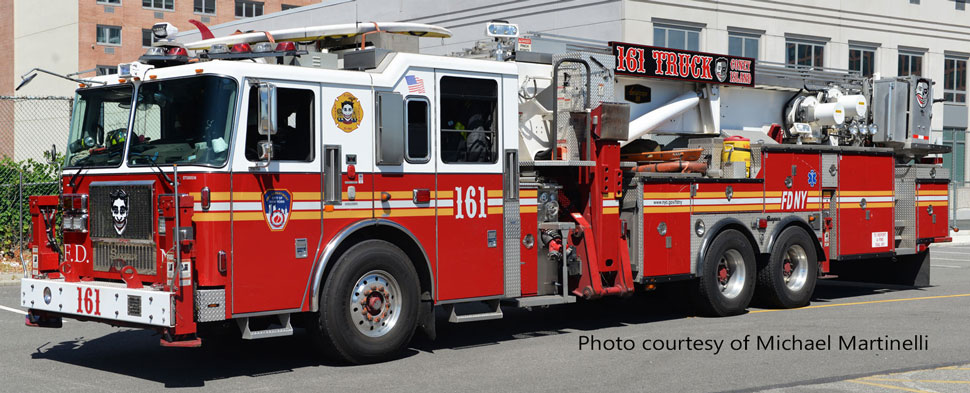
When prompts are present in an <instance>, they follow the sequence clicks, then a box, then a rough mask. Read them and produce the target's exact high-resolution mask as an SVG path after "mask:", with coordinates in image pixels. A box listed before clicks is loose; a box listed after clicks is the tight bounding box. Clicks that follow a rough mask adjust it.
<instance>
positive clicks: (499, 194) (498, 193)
mask: <svg viewBox="0 0 970 393" xmlns="http://www.w3.org/2000/svg"><path fill="white" fill-rule="evenodd" d="M488 197H489V198H501V197H502V190H488Z"/></svg>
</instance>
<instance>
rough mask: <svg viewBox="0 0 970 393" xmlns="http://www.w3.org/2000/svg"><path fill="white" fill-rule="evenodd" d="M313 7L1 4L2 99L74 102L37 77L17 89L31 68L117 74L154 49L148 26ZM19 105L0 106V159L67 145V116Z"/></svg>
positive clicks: (263, 0) (174, 2)
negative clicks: (59, 98) (40, 134)
mask: <svg viewBox="0 0 970 393" xmlns="http://www.w3.org/2000/svg"><path fill="white" fill-rule="evenodd" d="M317 2H319V0H43V1H40V0H0V18H2V19H0V53H2V54H3V55H2V56H0V96H12V95H14V94H16V95H17V96H33V97H36V96H64V97H70V96H73V95H74V89H76V88H77V85H76V84H75V83H73V82H70V81H67V80H64V79H59V78H55V77H51V76H47V75H40V76H38V77H37V78H35V79H34V80H33V81H31V82H30V84H28V85H26V86H24V88H22V89H21V90H19V91H16V93H14V88H15V87H16V86H17V84H19V83H20V75H23V74H24V73H26V72H28V71H29V70H31V69H32V68H34V67H39V68H43V69H46V70H49V71H52V72H56V73H59V74H62V75H63V74H75V73H76V74H77V75H78V77H80V78H83V77H89V76H94V75H96V74H97V75H100V74H105V73H113V72H116V71H117V66H118V64H119V63H123V62H130V61H134V60H136V59H137V58H138V56H141V55H142V54H143V53H144V52H145V49H146V48H147V47H149V46H151V43H152V35H151V27H152V25H153V24H155V23H158V22H169V23H172V24H174V25H175V26H176V27H178V28H179V30H183V31H184V30H192V29H195V27H194V26H193V25H192V24H190V23H189V22H188V21H189V20H190V19H195V20H199V21H201V22H202V23H206V24H219V23H225V22H229V21H236V20H242V19H246V18H251V17H257V16H261V15H263V14H269V13H274V12H280V11H285V10H290V9H293V8H297V7H300V6H305V5H308V4H311V3H317ZM10 54H12V55H10ZM15 106H16V107H15ZM24 106H26V105H20V104H16V105H15V104H14V103H13V102H10V101H9V100H8V101H3V100H0V156H2V155H7V156H13V157H14V158H16V159H23V158H28V157H32V158H39V157H40V154H41V151H42V150H44V149H47V148H50V144H51V141H52V140H53V141H56V142H58V143H63V142H62V140H66V139H67V138H66V132H67V128H66V119H65V118H64V115H57V116H52V115H51V114H46V113H36V112H37V111H27V110H24V108H22V107H24ZM14 117H15V118H14ZM13 124H16V126H13ZM38 129H50V130H52V131H53V130H56V132H58V133H61V134H59V135H56V136H55V135H50V136H48V137H47V138H38V137H37V136H36V135H26V134H27V133H33V131H30V132H28V131H27V130H38ZM34 145H37V146H34ZM41 147H42V148H41Z"/></svg>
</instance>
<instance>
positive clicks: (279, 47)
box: [276, 42, 296, 52]
mask: <svg viewBox="0 0 970 393" xmlns="http://www.w3.org/2000/svg"><path fill="white" fill-rule="evenodd" d="M295 50H296V44H294V43H292V42H280V43H279V44H276V51H277V52H292V51H295Z"/></svg>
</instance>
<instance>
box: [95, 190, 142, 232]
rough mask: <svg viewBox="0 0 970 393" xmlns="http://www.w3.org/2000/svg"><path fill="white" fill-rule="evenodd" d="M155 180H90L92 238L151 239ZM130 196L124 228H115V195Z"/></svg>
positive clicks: (128, 197)
mask: <svg viewBox="0 0 970 393" xmlns="http://www.w3.org/2000/svg"><path fill="white" fill-rule="evenodd" d="M153 184H154V182H153V181H132V182H94V183H91V189H90V192H91V199H90V200H91V237H92V238H94V239H135V240H152V235H153V231H154V220H153V219H152V218H153V214H152V213H153V211H154V208H153V203H152V202H153V201H152V185H153ZM122 192H123V193H124V194H125V195H127V205H126V207H127V210H128V211H127V216H126V219H125V225H124V230H123V231H122V232H121V233H120V234H119V233H118V231H117V230H116V229H115V220H114V216H113V215H112V211H111V208H112V205H113V204H114V203H115V199H116V198H115V197H112V194H114V195H119V194H121V193H122Z"/></svg>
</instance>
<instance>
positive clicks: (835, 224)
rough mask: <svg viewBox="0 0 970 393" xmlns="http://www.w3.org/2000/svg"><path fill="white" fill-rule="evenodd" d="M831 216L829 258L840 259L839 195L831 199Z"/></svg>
mask: <svg viewBox="0 0 970 393" xmlns="http://www.w3.org/2000/svg"><path fill="white" fill-rule="evenodd" d="M829 217H830V218H832V230H830V231H829V259H839V197H838V196H837V195H832V200H831V201H829Z"/></svg>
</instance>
